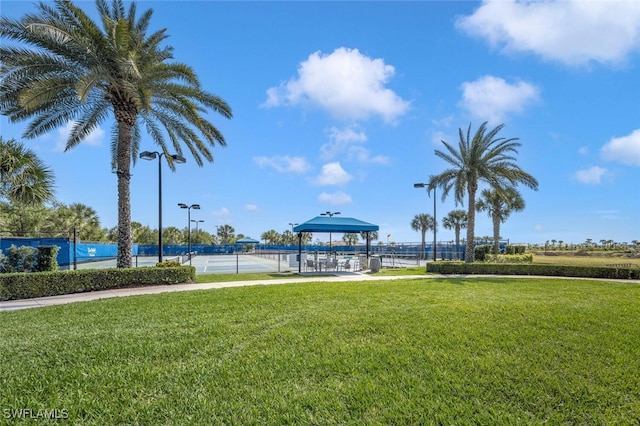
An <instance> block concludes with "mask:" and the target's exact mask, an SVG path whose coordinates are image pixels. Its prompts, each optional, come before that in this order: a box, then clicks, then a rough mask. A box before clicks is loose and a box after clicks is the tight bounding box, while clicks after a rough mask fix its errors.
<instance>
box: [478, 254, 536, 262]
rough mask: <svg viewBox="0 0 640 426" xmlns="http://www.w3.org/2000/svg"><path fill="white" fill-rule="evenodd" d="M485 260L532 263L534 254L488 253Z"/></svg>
mask: <svg viewBox="0 0 640 426" xmlns="http://www.w3.org/2000/svg"><path fill="white" fill-rule="evenodd" d="M485 262H492V263H531V262H533V254H487V255H486V257H485Z"/></svg>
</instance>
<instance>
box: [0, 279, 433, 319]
mask: <svg viewBox="0 0 640 426" xmlns="http://www.w3.org/2000/svg"><path fill="white" fill-rule="evenodd" d="M429 277H433V275H394V276H375V275H367V274H361V273H354V272H345V273H337V274H335V275H313V274H308V275H301V276H299V277H295V278H280V279H272V280H254V281H229V282H218V283H202V284H201V283H194V284H173V285H158V286H150V287H133V288H120V289H113V290H102V291H92V292H86V293H73V294H63V295H60V296H49V297H37V298H34V299H22V300H8V301H5V302H0V311H14V310H18V309H26V308H37V307H42V306H51V305H63V304H66V303H74V302H86V301H89V300H97V299H106V298H110V297H126V296H136V295H141V294H158V293H170V292H175V291H189V290H208V289H214V288H225V287H243V286H249V285H272V284H292V283H304V282H318V281H322V282H350V281H353V282H357V281H384V280H387V281H388V280H399V279H404V280H406V279H417V278H429Z"/></svg>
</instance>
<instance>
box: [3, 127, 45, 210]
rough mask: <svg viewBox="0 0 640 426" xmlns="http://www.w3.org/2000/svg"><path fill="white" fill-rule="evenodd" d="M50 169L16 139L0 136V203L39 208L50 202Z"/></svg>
mask: <svg viewBox="0 0 640 426" xmlns="http://www.w3.org/2000/svg"><path fill="white" fill-rule="evenodd" d="M53 183H54V176H53V172H52V171H51V169H49V168H48V167H47V166H45V165H44V163H43V162H42V160H40V158H38V156H37V155H36V154H35V153H34V152H33V151H32V150H30V149H27V148H25V147H24V145H22V144H21V143H19V142H17V141H16V140H15V139H9V140H8V141H4V140H3V139H2V136H0V199H3V198H4V199H6V200H7V201H9V202H11V203H13V204H20V205H34V204H42V203H44V202H46V201H50V200H52V199H53Z"/></svg>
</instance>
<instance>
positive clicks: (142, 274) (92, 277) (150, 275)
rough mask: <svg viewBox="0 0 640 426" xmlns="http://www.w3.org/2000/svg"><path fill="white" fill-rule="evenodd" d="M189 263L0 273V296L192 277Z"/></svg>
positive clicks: (138, 284)
mask: <svg viewBox="0 0 640 426" xmlns="http://www.w3.org/2000/svg"><path fill="white" fill-rule="evenodd" d="M195 277H196V269H195V268H194V267H193V266H179V267H169V268H167V267H164V268H155V267H144V268H112V269H86V270H77V271H55V272H32V273H9V274H0V300H13V299H30V298H33V297H45V296H57V295H61V294H71V293H82V292H86V291H98V290H109V289H116V288H127V287H142V286H149V285H160V284H179V283H186V282H193V281H195Z"/></svg>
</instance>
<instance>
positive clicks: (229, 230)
mask: <svg viewBox="0 0 640 426" xmlns="http://www.w3.org/2000/svg"><path fill="white" fill-rule="evenodd" d="M274 232H275V231H274ZM235 233H236V230H235V229H234V228H233V226H231V225H221V226H218V227H217V230H216V235H217V236H218V238H219V239H220V244H232V243H233V242H234V241H235V239H236V236H235ZM276 234H277V232H276Z"/></svg>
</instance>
